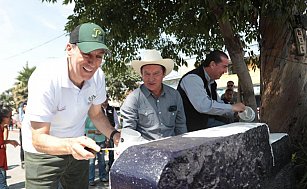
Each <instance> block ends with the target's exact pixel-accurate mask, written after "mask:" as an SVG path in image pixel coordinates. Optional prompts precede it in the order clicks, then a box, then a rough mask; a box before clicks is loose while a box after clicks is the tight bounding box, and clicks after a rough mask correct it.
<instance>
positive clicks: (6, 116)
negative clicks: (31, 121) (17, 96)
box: [0, 105, 19, 189]
mask: <svg viewBox="0 0 307 189" xmlns="http://www.w3.org/2000/svg"><path fill="white" fill-rule="evenodd" d="M11 117H12V110H11V108H10V107H7V106H3V105H0V188H1V189H8V186H7V182H6V170H7V169H8V167H7V159H6V145H7V144H11V145H13V146H14V147H16V146H18V145H19V143H18V142H17V141H15V140H8V139H7V136H8V134H6V133H4V130H8V128H7V127H8V125H9V124H10V122H11ZM5 135H6V137H5Z"/></svg>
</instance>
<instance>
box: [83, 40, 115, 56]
mask: <svg viewBox="0 0 307 189" xmlns="http://www.w3.org/2000/svg"><path fill="white" fill-rule="evenodd" d="M77 45H78V47H79V49H80V50H81V51H82V52H84V53H89V52H92V51H94V50H98V49H103V50H105V51H106V52H109V51H110V50H109V48H108V47H107V46H106V45H105V44H103V43H98V42H93V41H92V42H81V43H77Z"/></svg>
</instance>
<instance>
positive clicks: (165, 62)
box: [131, 59, 175, 76]
mask: <svg viewBox="0 0 307 189" xmlns="http://www.w3.org/2000/svg"><path fill="white" fill-rule="evenodd" d="M149 64H157V65H161V66H163V67H165V76H167V75H168V74H169V73H171V71H172V70H173V69H174V64H175V62H174V61H173V60H172V59H162V60H157V61H142V60H132V61H131V66H132V68H133V69H134V71H135V72H137V73H138V74H140V75H142V73H141V68H142V66H145V65H149Z"/></svg>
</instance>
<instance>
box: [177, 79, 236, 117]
mask: <svg viewBox="0 0 307 189" xmlns="http://www.w3.org/2000/svg"><path fill="white" fill-rule="evenodd" d="M180 86H181V88H182V89H183V90H184V91H185V93H186V95H187V96H188V98H189V100H190V102H191V103H192V105H193V106H194V108H195V109H196V110H197V111H198V112H200V113H206V114H210V115H224V114H229V113H232V106H231V105H230V104H224V103H220V102H217V101H215V100H212V99H211V98H210V97H209V96H208V94H207V91H206V90H205V87H204V83H203V81H202V79H201V78H200V77H199V76H198V75H196V74H189V75H187V76H185V77H184V78H183V79H182V80H181V83H180Z"/></svg>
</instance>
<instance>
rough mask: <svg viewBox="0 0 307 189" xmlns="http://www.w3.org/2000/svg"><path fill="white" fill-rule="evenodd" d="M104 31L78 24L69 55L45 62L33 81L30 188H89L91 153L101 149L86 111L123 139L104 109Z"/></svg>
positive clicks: (26, 126) (27, 131)
mask: <svg viewBox="0 0 307 189" xmlns="http://www.w3.org/2000/svg"><path fill="white" fill-rule="evenodd" d="M104 35H105V33H104V31H103V30H102V28H101V27H100V26H98V25H96V24H93V23H85V24H81V25H79V26H78V27H76V28H75V29H74V30H73V31H72V32H71V35H70V40H69V42H68V44H67V45H66V51H67V59H66V60H64V61H59V62H55V63H53V64H50V65H49V64H47V65H46V64H41V66H39V67H37V68H36V70H35V71H34V72H33V74H32V75H31V77H30V79H29V83H28V90H29V95H28V105H27V112H26V114H25V117H24V120H23V127H22V134H23V148H24V151H25V169H26V188H28V189H31V188H33V189H37V188H61V187H62V188H65V189H68V188H73V189H75V188H88V175H89V172H88V164H89V162H88V159H90V158H94V156H95V155H94V154H93V153H91V152H90V151H88V150H86V149H85V148H89V149H92V150H94V151H99V150H100V147H99V146H98V145H96V143H95V141H93V140H92V139H90V138H88V137H86V136H84V130H85V129H84V123H85V119H86V117H87V115H89V117H90V119H91V120H92V122H93V123H94V125H95V126H96V128H97V129H98V130H99V131H100V132H101V133H103V134H104V135H105V136H107V137H108V138H110V139H111V140H113V141H114V143H115V144H118V141H119V139H120V134H119V133H118V132H117V131H116V130H115V129H114V127H112V126H111V125H110V123H109V121H108V118H107V117H106V116H105V115H104V114H103V113H102V111H101V104H102V103H103V102H104V101H105V100H106V89H105V77H104V73H103V72H102V70H101V69H100V66H101V64H102V62H103V59H104V55H105V54H106V53H107V51H108V48H107V46H106V45H105V43H104Z"/></svg>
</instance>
